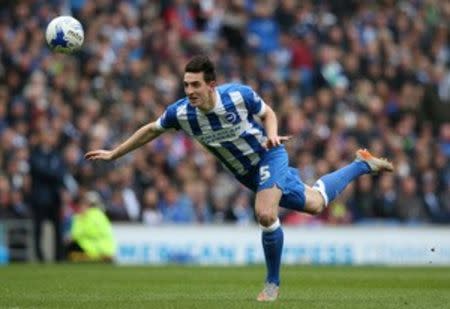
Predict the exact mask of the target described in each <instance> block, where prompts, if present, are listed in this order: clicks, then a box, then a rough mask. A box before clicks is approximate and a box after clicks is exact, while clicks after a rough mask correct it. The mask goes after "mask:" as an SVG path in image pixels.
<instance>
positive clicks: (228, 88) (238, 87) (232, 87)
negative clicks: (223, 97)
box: [217, 83, 253, 94]
mask: <svg viewBox="0 0 450 309" xmlns="http://www.w3.org/2000/svg"><path fill="white" fill-rule="evenodd" d="M217 88H218V91H219V93H220V94H225V93H230V92H240V93H242V94H247V93H250V92H252V91H253V90H252V88H251V87H250V86H248V85H245V84H240V83H228V84H222V85H220V86H218V87H217Z"/></svg>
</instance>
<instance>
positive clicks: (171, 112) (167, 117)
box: [156, 104, 180, 130]
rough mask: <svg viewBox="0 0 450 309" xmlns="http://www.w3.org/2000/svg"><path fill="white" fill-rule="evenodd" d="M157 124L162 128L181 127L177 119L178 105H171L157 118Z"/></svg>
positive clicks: (176, 128) (177, 128)
mask: <svg viewBox="0 0 450 309" xmlns="http://www.w3.org/2000/svg"><path fill="white" fill-rule="evenodd" d="M156 125H157V126H158V127H159V128H160V129H162V130H169V129H175V130H179V129H180V124H179V122H178V119H177V105H175V104H173V105H170V106H169V107H168V108H167V109H166V110H165V111H164V113H163V114H162V115H161V117H159V118H158V119H157V120H156Z"/></svg>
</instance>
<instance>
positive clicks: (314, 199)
mask: <svg viewBox="0 0 450 309" xmlns="http://www.w3.org/2000/svg"><path fill="white" fill-rule="evenodd" d="M325 206H326V205H325V200H324V198H323V197H322V195H321V194H320V192H319V191H316V190H314V189H309V190H307V194H306V205H305V211H306V212H307V213H309V214H311V215H319V214H321V213H322V211H323V210H324V209H325Z"/></svg>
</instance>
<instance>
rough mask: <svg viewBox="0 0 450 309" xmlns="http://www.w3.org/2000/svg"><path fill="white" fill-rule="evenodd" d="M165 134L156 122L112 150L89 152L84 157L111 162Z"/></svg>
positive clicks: (142, 128)
mask: <svg viewBox="0 0 450 309" xmlns="http://www.w3.org/2000/svg"><path fill="white" fill-rule="evenodd" d="M161 133H163V131H162V130H160V129H158V127H157V126H156V123H155V122H152V123H149V124H147V125H145V126H142V127H141V128H140V129H139V130H137V131H136V132H134V133H133V135H131V136H130V137H129V138H128V139H127V140H126V141H124V142H123V143H122V144H120V145H119V146H117V147H116V148H114V149H112V150H105V149H97V150H92V151H89V152H88V153H86V154H85V155H84V158H85V159H87V160H105V161H111V160H115V159H117V158H120V157H121V156H123V155H125V154H127V153H129V152H130V151H133V150H134V149H136V148H139V147H140V146H142V145H144V144H146V143H148V142H151V141H152V140H154V139H155V138H157V137H158V136H159V135H161Z"/></svg>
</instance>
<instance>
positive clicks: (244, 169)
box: [85, 56, 393, 301]
mask: <svg viewBox="0 0 450 309" xmlns="http://www.w3.org/2000/svg"><path fill="white" fill-rule="evenodd" d="M183 82H184V91H185V93H186V97H184V98H182V99H180V100H179V101H177V102H175V103H173V104H171V105H170V106H168V107H167V109H166V111H165V112H164V114H163V115H162V116H161V117H160V118H159V119H157V120H156V121H154V122H152V123H149V124H147V125H145V126H143V127H141V128H140V129H139V130H137V131H136V132H135V133H134V134H133V135H132V136H131V137H130V138H128V139H127V140H126V141H125V142H123V143H122V144H120V145H119V146H117V147H116V148H115V149H113V150H103V149H100V150H93V151H90V152H88V153H87V154H86V156H85V157H86V158H87V159H89V160H114V159H117V158H119V157H121V156H123V155H125V154H126V153H128V152H130V151H132V150H134V149H136V148H138V147H140V146H142V145H144V144H146V143H148V142H150V141H152V140H153V139H155V138H157V137H158V136H159V135H160V134H162V133H163V132H166V131H169V130H182V131H184V132H185V133H186V134H188V135H189V136H192V137H193V138H195V139H196V140H197V141H198V142H199V143H200V144H202V145H203V146H204V147H205V148H206V149H208V150H209V151H210V152H211V153H213V154H214V155H215V156H216V157H217V158H218V159H219V160H220V161H221V162H222V164H223V165H224V166H225V167H226V168H227V169H228V170H229V171H230V172H231V173H233V174H234V176H235V177H236V178H237V179H238V180H239V181H240V182H241V183H242V184H244V185H245V186H246V187H248V188H249V189H251V190H253V191H254V192H256V199H255V213H256V217H257V220H258V222H259V224H260V226H261V229H262V245H263V249H264V255H265V260H266V266H267V276H266V278H265V285H264V289H263V290H262V292H261V293H259V295H258V297H257V300H259V301H274V300H276V299H277V297H278V291H279V285H280V263H281V252H282V248H283V238H284V236H283V230H282V228H281V224H280V221H279V219H278V205H280V206H281V207H285V208H289V209H294V210H298V211H303V212H307V213H310V214H319V213H321V212H322V210H323V209H324V208H325V207H326V206H327V205H328V204H329V203H330V202H331V201H332V200H333V199H335V198H336V196H337V195H338V194H340V193H341V192H342V191H343V190H344V189H345V187H346V186H347V185H348V184H349V183H350V182H351V181H353V180H355V179H356V178H357V177H359V176H361V175H364V174H369V173H378V172H381V171H392V170H393V166H392V164H391V163H389V162H388V161H387V160H385V159H380V158H377V157H374V156H372V155H371V154H370V153H369V152H368V151H367V150H358V151H357V153H356V160H355V161H353V162H351V163H350V164H348V165H347V166H345V167H343V168H341V169H339V170H337V171H335V172H333V173H330V174H327V175H324V176H322V177H321V178H320V179H319V180H318V181H317V182H316V184H315V185H314V186H313V187H309V186H307V185H305V184H304V183H303V182H302V181H301V179H300V176H299V173H298V170H297V169H295V168H292V167H289V162H288V155H287V152H286V150H285V147H284V145H283V142H285V141H287V140H289V137H288V136H279V135H278V125H277V117H276V115H275V113H274V111H273V110H272V108H270V106H269V105H266V104H265V102H264V101H263V100H262V99H261V98H260V97H259V96H258V94H256V92H254V91H253V90H252V89H251V88H250V87H248V86H245V85H241V84H225V85H216V76H215V68H214V65H213V63H211V61H210V60H209V59H208V58H207V57H206V56H196V57H194V58H192V59H191V60H190V61H189V63H188V64H187V65H186V67H185V73H184V80H183Z"/></svg>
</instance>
